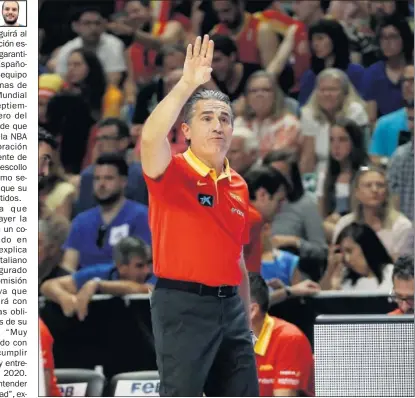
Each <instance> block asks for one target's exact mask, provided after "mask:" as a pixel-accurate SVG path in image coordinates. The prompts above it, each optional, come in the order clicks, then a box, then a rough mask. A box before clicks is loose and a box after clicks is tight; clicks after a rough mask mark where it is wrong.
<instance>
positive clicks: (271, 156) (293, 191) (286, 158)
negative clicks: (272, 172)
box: [262, 149, 304, 202]
mask: <svg viewBox="0 0 415 398" xmlns="http://www.w3.org/2000/svg"><path fill="white" fill-rule="evenodd" d="M274 162H285V163H287V164H288V165H289V166H290V175H289V178H290V180H291V181H289V183H290V185H289V187H290V189H289V190H288V192H287V199H288V200H289V201H290V202H296V201H297V200H299V199H301V198H302V196H303V195H304V186H303V179H302V177H301V173H300V168H299V167H298V160H297V155H296V153H295V152H294V151H293V150H292V149H276V150H272V151H270V152H268V153H267V154H266V155H265V157H264V159H263V161H262V164H264V165H271V163H274Z"/></svg>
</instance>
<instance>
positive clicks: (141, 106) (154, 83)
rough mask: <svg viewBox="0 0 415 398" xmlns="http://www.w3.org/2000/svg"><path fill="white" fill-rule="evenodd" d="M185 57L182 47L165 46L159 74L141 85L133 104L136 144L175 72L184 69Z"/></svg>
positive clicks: (160, 55) (161, 54)
mask: <svg viewBox="0 0 415 398" xmlns="http://www.w3.org/2000/svg"><path fill="white" fill-rule="evenodd" d="M185 55H186V49H185V48H184V47H183V46H181V45H175V46H165V47H163V49H162V50H161V51H160V52H159V53H158V56H157V58H158V61H159V64H160V65H159V68H158V69H159V73H158V74H157V75H156V76H154V77H153V78H152V79H150V80H149V81H148V82H147V83H145V84H144V83H143V84H142V85H141V87H140V90H139V91H138V94H137V98H135V99H134V101H133V102H132V103H133V104H134V112H133V116H132V120H131V122H132V124H133V126H132V131H131V135H132V138H133V140H134V143H135V142H136V140H137V138H138V137H139V136H140V133H141V129H142V127H143V124H144V122H145V121H146V119H147V118H148V116H149V115H150V113H151V112H152V111H153V109H154V108H155V107H156V105H157V104H158V103H159V102H160V101H161V100H162V99H163V98H164V96H165V95H166V94H167V88H168V87H167V86H168V85H169V82H168V80H170V79H171V76H173V75H175V74H174V73H173V72H174V71H178V70H181V68H182V67H183V64H184V59H185Z"/></svg>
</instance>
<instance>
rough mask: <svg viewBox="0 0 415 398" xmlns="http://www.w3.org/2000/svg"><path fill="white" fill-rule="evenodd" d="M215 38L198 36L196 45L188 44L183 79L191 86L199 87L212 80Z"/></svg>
mask: <svg viewBox="0 0 415 398" xmlns="http://www.w3.org/2000/svg"><path fill="white" fill-rule="evenodd" d="M213 49H214V43H213V40H209V36H208V35H205V36H204V37H203V42H202V38H201V37H200V36H198V37H197V38H196V41H195V44H194V46H192V45H191V44H189V45H188V46H187V53H186V60H185V61H184V67H183V81H185V82H186V83H187V84H188V85H189V86H191V87H194V88H197V87H199V86H200V85H202V84H205V83H207V82H208V81H209V80H210V75H211V73H212V59H213Z"/></svg>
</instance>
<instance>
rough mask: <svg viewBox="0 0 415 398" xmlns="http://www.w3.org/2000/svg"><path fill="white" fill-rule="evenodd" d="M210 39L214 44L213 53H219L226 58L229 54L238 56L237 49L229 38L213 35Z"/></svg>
mask: <svg viewBox="0 0 415 398" xmlns="http://www.w3.org/2000/svg"><path fill="white" fill-rule="evenodd" d="M210 39H211V40H213V42H214V43H215V51H219V52H221V53H222V54H223V55H226V56H227V57H229V56H230V55H231V54H238V48H237V47H236V44H235V42H234V40H232V38H231V37H229V36H225V35H219V34H215V35H213V36H212V37H211V38H210Z"/></svg>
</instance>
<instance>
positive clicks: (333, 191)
mask: <svg viewBox="0 0 415 398" xmlns="http://www.w3.org/2000/svg"><path fill="white" fill-rule="evenodd" d="M364 138H365V137H364V133H363V131H362V129H361V128H360V127H359V126H358V125H357V124H356V123H355V122H354V121H353V120H351V119H345V118H338V119H337V120H336V121H335V122H334V124H333V125H332V127H331V128H330V155H329V160H328V168H327V170H326V171H325V172H322V173H320V175H319V176H318V180H317V197H318V203H319V209H320V214H321V216H322V217H323V219H324V230H325V232H326V236H327V239H328V241H329V242H330V241H331V238H332V235H333V230H334V227H335V225H336V223H337V222H338V221H339V220H340V218H341V217H342V216H344V215H345V214H348V213H350V191H351V185H352V181H353V179H354V176H355V175H356V173H357V172H358V170H359V169H360V167H361V166H364V165H366V164H368V161H369V158H368V155H367V153H366V150H365V142H364V141H365V140H364Z"/></svg>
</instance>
